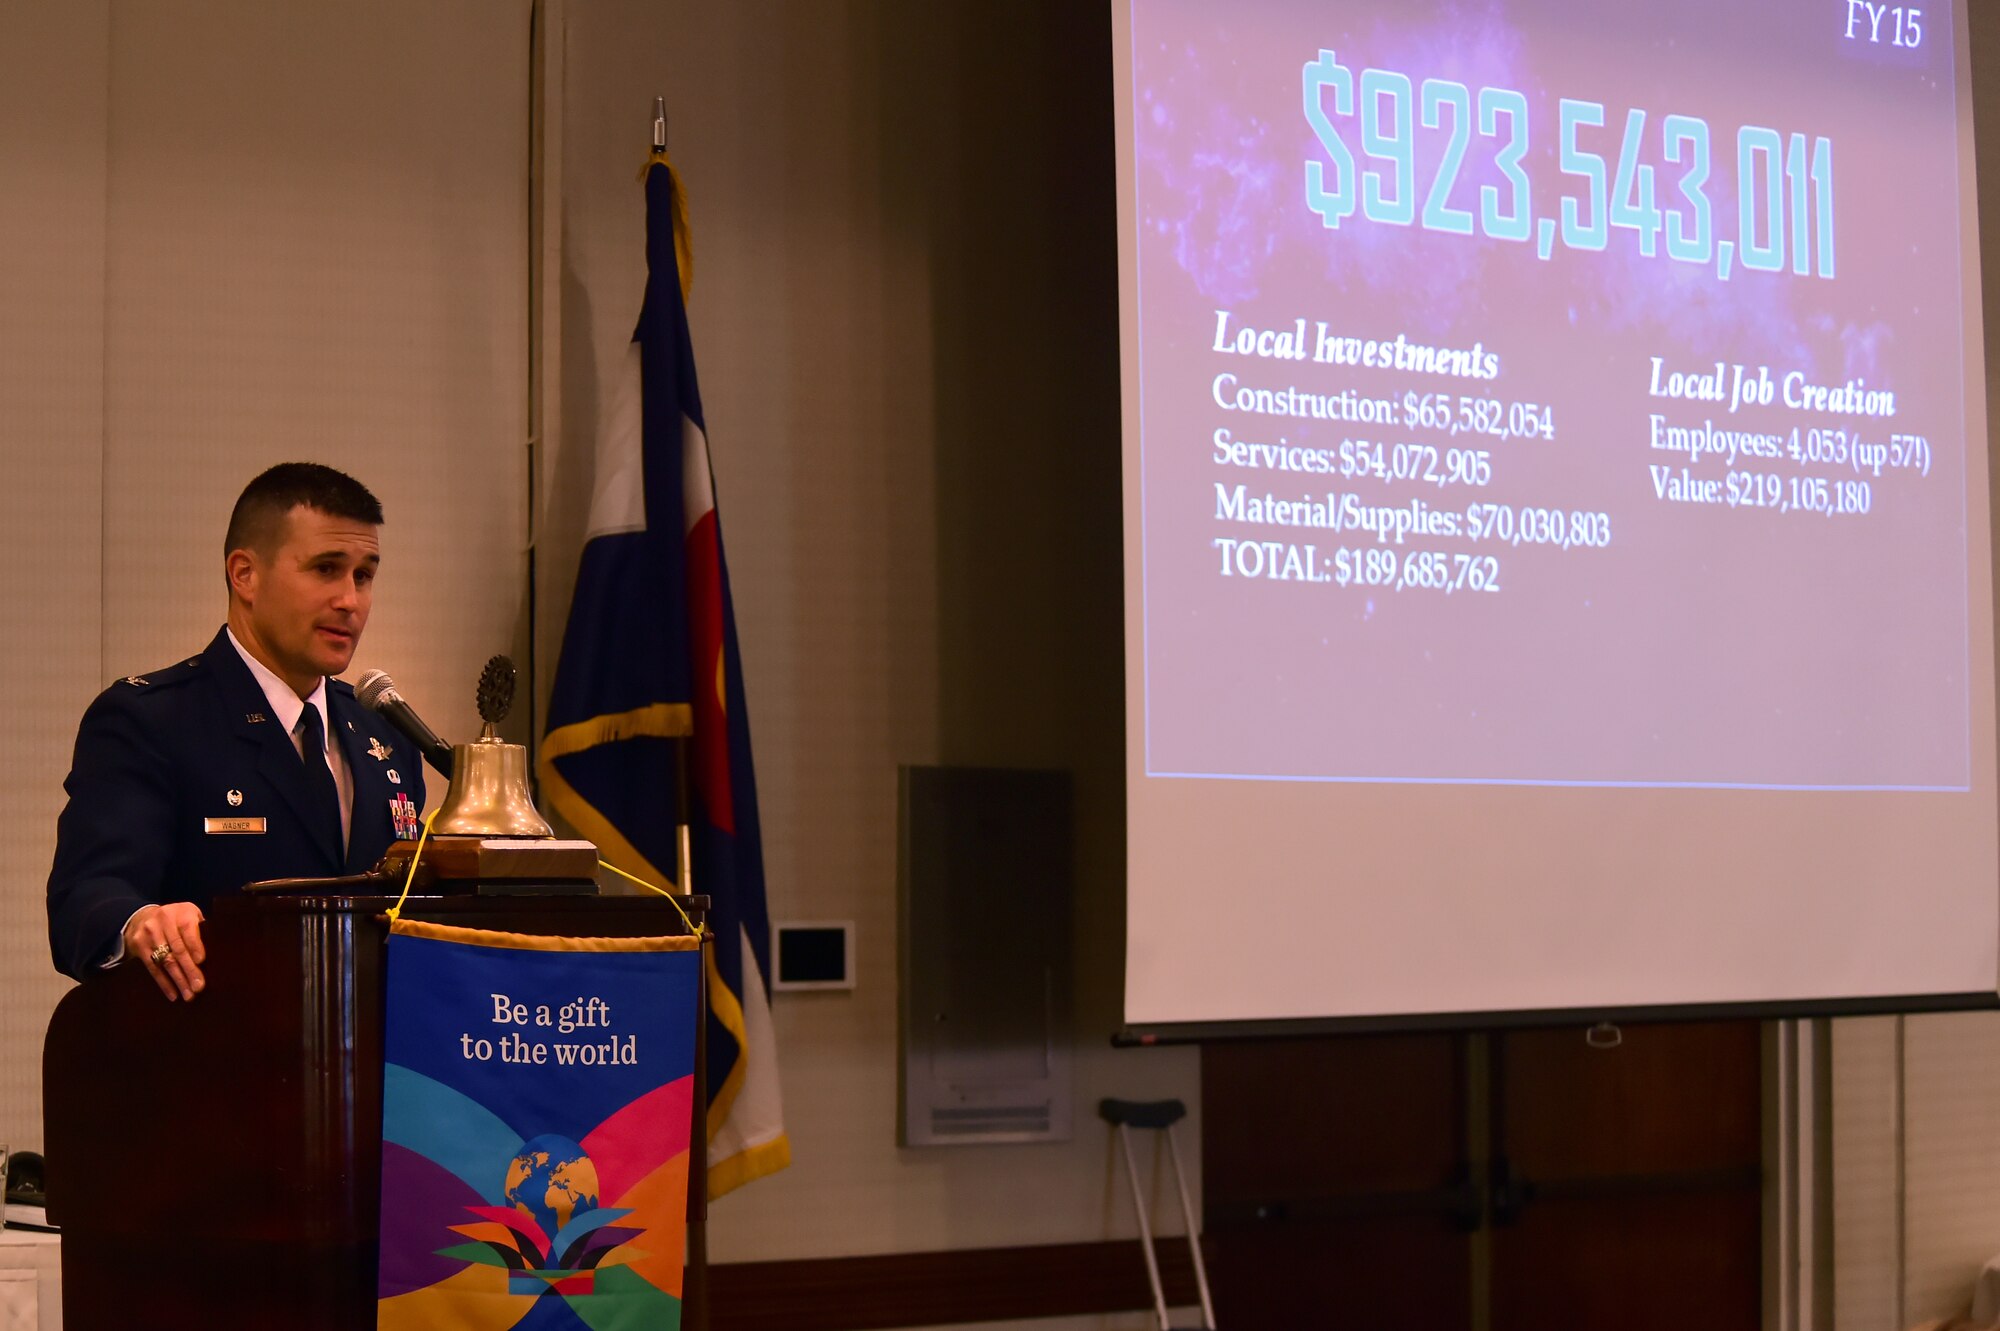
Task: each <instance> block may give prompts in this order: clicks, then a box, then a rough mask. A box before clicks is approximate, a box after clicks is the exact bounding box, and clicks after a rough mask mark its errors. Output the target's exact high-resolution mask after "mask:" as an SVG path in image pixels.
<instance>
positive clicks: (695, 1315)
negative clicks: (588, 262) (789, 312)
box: [653, 97, 714, 1331]
mask: <svg viewBox="0 0 2000 1331" xmlns="http://www.w3.org/2000/svg"><path fill="white" fill-rule="evenodd" d="M666 151H667V99H666V98H665V97H655V98H654V99H653V152H654V154H655V155H656V156H658V155H663V154H665V152H666ZM692 739H693V736H691V735H682V736H679V737H678V738H676V739H675V740H674V766H675V767H676V768H677V769H678V779H677V780H676V781H675V782H674V791H675V794H674V803H675V805H676V806H677V807H676V808H675V810H674V822H675V829H674V830H675V837H674V860H675V863H674V887H675V888H676V890H678V891H679V892H680V894H681V896H682V897H683V898H692V897H693V896H694V843H693V829H692V828H691V827H690V825H689V817H688V811H689V800H688V744H689V743H690V742H691V740H692ZM700 943H701V975H700V978H699V979H698V980H697V981H696V983H697V984H698V985H699V986H700V993H701V1001H700V1002H699V1003H698V1004H697V1005H696V1011H697V1013H698V1014H699V1017H698V1019H697V1021H696V1024H695V1032H694V1095H693V1100H694V1113H693V1114H692V1115H691V1127H692V1128H693V1132H692V1134H691V1138H690V1140H689V1142H688V1184H687V1220H688V1226H687V1249H688V1250H687V1270H686V1274H685V1276H684V1278H683V1287H682V1289H681V1296H682V1302H681V1308H682V1310H683V1311H684V1312H685V1313H686V1314H687V1326H686V1331H708V1324H709V1314H708V999H709V993H708V964H709V963H708V949H709V948H710V947H712V946H714V940H713V935H712V931H711V930H710V929H709V927H708V917H707V915H706V913H704V914H703V916H702V922H701V932H700Z"/></svg>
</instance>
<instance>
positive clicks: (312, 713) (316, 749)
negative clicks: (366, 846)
mask: <svg viewBox="0 0 2000 1331" xmlns="http://www.w3.org/2000/svg"><path fill="white" fill-rule="evenodd" d="M299 735H300V743H299V761H300V762H301V763H303V764H304V765H305V769H306V793H307V795H308V797H309V802H310V804H311V807H312V810H313V816H314V817H315V818H317V819H318V820H319V824H320V826H319V833H320V835H321V836H322V837H325V838H326V844H328V845H330V846H332V847H334V849H335V852H336V855H335V858H337V859H339V858H345V854H346V847H345V846H343V845H342V844H341V842H342V840H343V838H342V837H341V835H340V787H339V786H337V785H335V784H334V780H333V769H332V768H330V767H328V766H327V763H326V731H325V729H323V728H322V726H321V724H320V719H319V708H317V707H315V706H313V705H312V704H311V703H307V704H306V710H305V712H304V714H303V715H301V716H300V717H299Z"/></svg>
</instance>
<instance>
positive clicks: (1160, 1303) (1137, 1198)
mask: <svg viewBox="0 0 2000 1331" xmlns="http://www.w3.org/2000/svg"><path fill="white" fill-rule="evenodd" d="M1118 1144H1119V1145H1120V1146H1122V1147H1124V1148H1125V1176H1126V1177H1127V1178H1128V1179H1130V1180H1131V1181H1132V1209H1133V1210H1134V1211H1135V1212H1136V1213H1137V1214H1138V1216H1139V1245H1140V1247H1141V1248H1142V1249H1143V1250H1144V1251H1145V1254H1146V1275H1147V1278H1148V1279H1150V1280H1151V1281H1152V1282H1153V1308H1154V1310H1155V1311H1156V1312H1157V1313H1158V1314H1159V1317H1160V1331H1171V1328H1170V1327H1169V1326H1168V1324H1167V1287H1166V1286H1165V1285H1164V1284H1163V1283H1161V1281H1160V1260H1159V1258H1157V1257H1155V1256H1154V1255H1153V1226H1152V1224H1151V1223H1150V1222H1149V1221H1148V1220H1147V1218H1146V1199H1145V1197H1143V1196H1142V1195H1140V1192H1139V1162H1138V1160H1137V1159H1135V1158H1134V1157H1133V1155H1132V1133H1131V1130H1130V1129H1128V1128H1127V1127H1126V1126H1125V1125H1124V1124H1123V1123H1120V1124H1119V1125H1118Z"/></svg>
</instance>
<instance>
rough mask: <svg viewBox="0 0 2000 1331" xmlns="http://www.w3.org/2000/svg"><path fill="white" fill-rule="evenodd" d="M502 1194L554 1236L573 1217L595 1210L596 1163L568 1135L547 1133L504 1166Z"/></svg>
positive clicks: (523, 1148) (532, 1141) (545, 1231)
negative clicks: (504, 1180) (561, 1135)
mask: <svg viewBox="0 0 2000 1331" xmlns="http://www.w3.org/2000/svg"><path fill="white" fill-rule="evenodd" d="M504 1195H505V1196H506V1198H507V1202H508V1204H509V1205H512V1206H518V1207H520V1208H521V1209H522V1210H524V1211H526V1212H527V1213H528V1214H529V1215H531V1216H533V1217H534V1218H535V1223H536V1224H538V1225H540V1226H541V1227H542V1231H543V1232H544V1233H546V1234H547V1235H549V1237H551V1238H553V1237H555V1235H556V1234H557V1233H558V1232H559V1231H561V1229H562V1228H563V1226H565V1225H567V1224H568V1223H569V1222H570V1220H571V1218H572V1217H574V1216H577V1215H581V1214H582V1213H584V1212H586V1211H594V1210H596V1209H597V1166H596V1165H593V1164H592V1163H591V1162H590V1157H589V1156H587V1155H585V1154H584V1153H583V1148H582V1147H581V1146H578V1145H577V1144H576V1143H575V1142H573V1141H571V1140H570V1139H569V1138H567V1137H559V1136H557V1135H555V1134H554V1133H547V1134H544V1135H542V1136H540V1137H536V1138H534V1139H533V1140H531V1141H530V1142H528V1144H527V1145H525V1146H523V1147H522V1148H521V1153H520V1154H519V1155H517V1156H515V1157H514V1160H513V1162H512V1163H511V1164H509V1165H508V1166H507V1186H506V1189H505V1194H504Z"/></svg>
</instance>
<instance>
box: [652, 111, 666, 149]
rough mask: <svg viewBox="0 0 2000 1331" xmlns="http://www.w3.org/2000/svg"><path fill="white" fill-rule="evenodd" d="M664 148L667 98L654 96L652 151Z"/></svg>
mask: <svg viewBox="0 0 2000 1331" xmlns="http://www.w3.org/2000/svg"><path fill="white" fill-rule="evenodd" d="M666 150H667V99H666V98H664V97H655V98H654V99H653V151H654V152H656V153H663V152H665V151H666Z"/></svg>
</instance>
